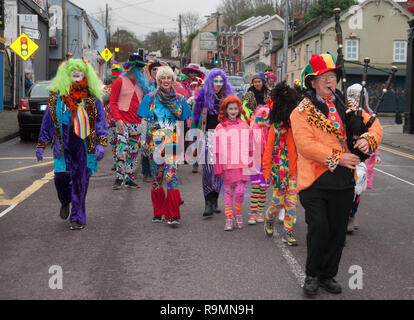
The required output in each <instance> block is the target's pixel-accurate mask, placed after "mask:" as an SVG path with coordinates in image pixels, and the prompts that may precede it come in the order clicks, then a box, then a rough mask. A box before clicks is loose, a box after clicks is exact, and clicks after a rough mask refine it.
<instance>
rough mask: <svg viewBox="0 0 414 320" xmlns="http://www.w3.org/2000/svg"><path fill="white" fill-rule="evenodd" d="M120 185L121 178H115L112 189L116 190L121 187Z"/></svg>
mask: <svg viewBox="0 0 414 320" xmlns="http://www.w3.org/2000/svg"><path fill="white" fill-rule="evenodd" d="M121 186H122V179H116V180H115V182H114V185H113V186H112V189H114V190H118V189H121Z"/></svg>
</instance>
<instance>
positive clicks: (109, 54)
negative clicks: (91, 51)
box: [101, 48, 112, 62]
mask: <svg viewBox="0 0 414 320" xmlns="http://www.w3.org/2000/svg"><path fill="white" fill-rule="evenodd" d="M101 57H102V58H103V59H104V60H105V61H106V62H108V61H109V60H110V59H111V58H112V52H111V50H109V49H108V48H106V49H105V50H104V51H102V53H101Z"/></svg>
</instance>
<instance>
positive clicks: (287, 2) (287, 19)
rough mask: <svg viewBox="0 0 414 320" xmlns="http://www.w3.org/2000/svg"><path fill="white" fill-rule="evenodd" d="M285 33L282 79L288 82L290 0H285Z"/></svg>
mask: <svg viewBox="0 0 414 320" xmlns="http://www.w3.org/2000/svg"><path fill="white" fill-rule="evenodd" d="M285 1H286V2H285V5H286V7H285V32H284V36H283V40H284V41H283V68H282V79H283V80H287V59H288V46H289V31H288V28H289V0H285Z"/></svg>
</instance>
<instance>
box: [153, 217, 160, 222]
mask: <svg viewBox="0 0 414 320" xmlns="http://www.w3.org/2000/svg"><path fill="white" fill-rule="evenodd" d="M152 222H153V223H160V222H162V217H154V218H152Z"/></svg>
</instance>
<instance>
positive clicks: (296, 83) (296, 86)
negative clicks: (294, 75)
mask: <svg viewBox="0 0 414 320" xmlns="http://www.w3.org/2000/svg"><path fill="white" fill-rule="evenodd" d="M293 87H295V88H300V80H299V79H295V80H294V81H293Z"/></svg>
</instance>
